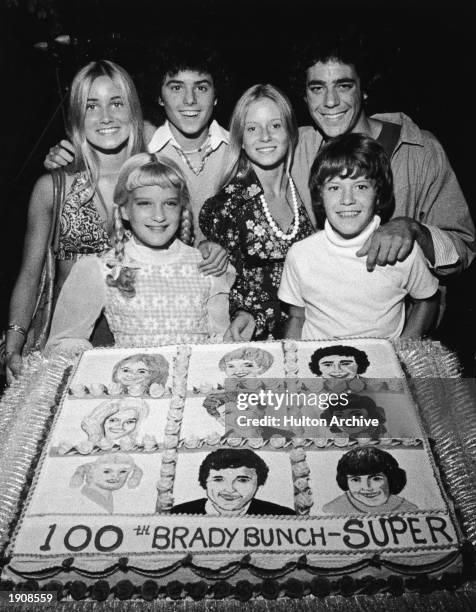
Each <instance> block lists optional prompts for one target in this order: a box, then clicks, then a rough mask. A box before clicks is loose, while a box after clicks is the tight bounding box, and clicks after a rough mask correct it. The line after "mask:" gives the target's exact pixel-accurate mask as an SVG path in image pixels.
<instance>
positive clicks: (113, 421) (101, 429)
mask: <svg viewBox="0 0 476 612" xmlns="http://www.w3.org/2000/svg"><path fill="white" fill-rule="evenodd" d="M148 414H149V407H148V405H147V404H146V403H145V402H144V401H143V400H140V399H135V398H121V399H114V400H111V401H109V402H102V403H101V404H99V406H96V408H94V410H93V411H92V412H91V413H90V414H89V415H88V416H87V417H86V418H84V419H83V420H82V421H81V429H82V430H83V431H84V432H85V433H86V435H87V436H88V442H90V443H91V444H93V445H94V446H99V447H101V448H102V447H106V448H109V447H112V446H113V445H114V444H121V440H122V441H124V440H125V439H127V440H128V441H130V442H131V443H132V444H135V443H136V441H137V434H138V431H139V426H140V425H141V423H142V422H143V421H144V419H145V418H146V417H147V415H148ZM122 444H124V442H122Z"/></svg>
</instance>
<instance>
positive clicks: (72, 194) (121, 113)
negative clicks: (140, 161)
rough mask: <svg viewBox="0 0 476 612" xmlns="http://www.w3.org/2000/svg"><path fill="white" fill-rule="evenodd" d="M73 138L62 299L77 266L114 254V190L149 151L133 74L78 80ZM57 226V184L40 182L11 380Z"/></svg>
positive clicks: (108, 67)
mask: <svg viewBox="0 0 476 612" xmlns="http://www.w3.org/2000/svg"><path fill="white" fill-rule="evenodd" d="M68 124H69V125H68V135H69V138H70V140H71V142H72V143H73V145H74V151H75V163H74V166H73V168H72V169H71V170H70V171H68V173H67V174H66V179H65V193H66V196H65V198H64V201H63V202H62V203H61V213H60V218H59V219H58V222H59V235H58V245H57V252H56V259H57V266H56V267H57V271H56V279H55V280H56V293H58V291H59V289H60V288H61V286H62V285H63V283H64V281H65V279H66V277H67V276H68V274H69V272H70V270H71V267H72V266H73V264H74V262H75V261H76V260H77V259H78V258H80V257H81V256H83V255H86V254H91V253H101V252H103V251H104V250H106V249H108V248H109V247H110V238H109V236H110V233H111V231H112V225H113V220H112V217H113V216H112V210H113V198H112V195H113V190H114V186H115V184H116V182H117V176H118V173H119V170H120V168H121V166H122V164H123V163H124V162H125V161H126V160H127V159H128V158H129V157H130V156H131V155H133V154H135V153H138V152H140V151H142V150H143V149H144V143H143V135H142V113H141V108H140V103H139V99H138V96H137V92H136V89H135V87H134V84H133V82H132V80H131V78H130V76H129V75H128V74H127V72H126V71H125V70H124V69H123V68H121V67H120V66H118V65H116V64H114V63H112V62H109V61H105V60H103V61H97V62H91V63H89V64H88V65H87V66H85V67H84V68H82V69H81V70H80V71H79V72H78V73H77V74H76V76H75V77H74V79H73V82H72V85H71V91H70V96H69V110H68ZM52 223H54V219H53V180H52V177H51V175H49V174H46V175H44V176H42V177H40V179H39V180H38V181H37V183H36V184H35V186H34V188H33V192H32V195H31V198H30V204H29V211H28V225H27V231H26V238H25V246H24V255H23V262H22V266H21V270H20V273H19V276H18V279H17V282H16V284H15V287H14V290H13V294H12V298H11V302H10V323H9V325H8V330H7V344H6V353H7V376H8V377H9V379H10V380H11V378H12V377H16V376H18V374H19V373H20V372H21V368H22V356H21V354H22V349H23V345H24V342H25V339H26V335H27V332H28V328H29V326H30V323H31V318H32V315H33V310H34V305H35V302H36V296H37V292H38V287H39V282H40V276H41V271H42V265H43V261H44V258H45V254H46V249H47V241H48V236H49V230H50V227H51V225H52Z"/></svg>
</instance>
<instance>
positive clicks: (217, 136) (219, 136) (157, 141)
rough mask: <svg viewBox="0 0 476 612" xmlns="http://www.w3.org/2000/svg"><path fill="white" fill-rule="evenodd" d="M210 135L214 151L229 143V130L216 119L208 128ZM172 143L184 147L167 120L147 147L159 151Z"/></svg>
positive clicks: (150, 150) (154, 151)
mask: <svg viewBox="0 0 476 612" xmlns="http://www.w3.org/2000/svg"><path fill="white" fill-rule="evenodd" d="M208 134H209V136H210V147H211V149H212V151H215V149H218V147H219V146H220V145H221V144H222V142H224V143H225V144H228V132H227V131H226V130H225V129H224V128H222V127H221V126H220V125H218V123H217V122H216V121H212V122H211V124H210V128H209V130H208ZM169 142H170V143H171V144H172V145H173V146H174V147H177V148H178V149H182V147H181V146H180V145H179V144H178V142H177V141H176V140H175V138H174V135H173V134H172V130H171V129H170V123H169V122H168V121H166V122H165V123H164V124H163V125H161V126H160V127H159V128H158V129H157V130H156V131H155V133H154V135H153V136H152V138H151V140H150V142H149V144H148V145H147V149H148V151H149V153H158V152H159V151H161V150H162V149H163V148H164V147H165V145H167V144H168V143H169Z"/></svg>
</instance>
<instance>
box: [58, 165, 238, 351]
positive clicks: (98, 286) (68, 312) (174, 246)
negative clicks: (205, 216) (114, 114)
mask: <svg viewBox="0 0 476 612" xmlns="http://www.w3.org/2000/svg"><path fill="white" fill-rule="evenodd" d="M114 202H115V206H114V236H113V244H114V248H113V249H111V250H109V251H107V252H106V253H104V254H103V255H101V256H91V257H85V258H83V259H82V260H80V261H78V262H77V263H76V264H75V266H74V268H73V270H72V271H71V274H70V276H69V277H68V280H67V281H66V283H65V285H64V287H63V290H62V292H61V294H60V297H59V299H58V303H57V307H56V311H55V314H54V317H53V323H52V328H51V334H50V338H49V340H48V345H47V348H49V349H51V348H53V347H60V348H64V349H71V348H80V349H81V348H86V347H88V346H89V342H87V341H88V339H89V337H90V335H91V333H92V330H93V328H94V324H95V322H96V320H97V319H98V317H99V316H100V314H101V312H103V311H104V313H105V316H106V318H107V320H108V323H109V327H110V328H111V331H112V333H113V336H114V340H115V344H116V345H117V346H123V347H139V346H159V345H164V344H176V343H183V342H207V341H209V340H210V339H216V340H218V341H219V340H221V339H222V337H223V333H224V332H225V330H226V329H227V327H228V324H229V316H228V292H229V288H230V286H231V284H232V283H233V281H234V272H232V271H229V272H227V273H226V274H225V275H223V276H221V277H218V278H217V277H209V276H205V275H204V274H202V273H200V272H199V270H198V267H197V266H198V264H199V263H200V261H201V255H200V253H199V251H198V250H197V249H195V248H193V247H191V246H188V245H189V244H190V243H191V242H192V240H193V236H192V222H191V213H190V210H189V207H188V202H189V196H188V191H187V186H186V183H185V179H184V177H183V174H182V173H181V171H180V169H179V168H178V166H177V165H176V164H175V163H174V162H173V161H171V160H169V159H167V158H165V157H156V156H155V155H150V154H148V153H140V154H138V155H135V156H133V157H132V158H131V159H129V160H128V161H127V162H126V163H125V164H124V165H123V167H122V168H121V171H120V174H119V178H118V181H117V185H116V188H115V191H114Z"/></svg>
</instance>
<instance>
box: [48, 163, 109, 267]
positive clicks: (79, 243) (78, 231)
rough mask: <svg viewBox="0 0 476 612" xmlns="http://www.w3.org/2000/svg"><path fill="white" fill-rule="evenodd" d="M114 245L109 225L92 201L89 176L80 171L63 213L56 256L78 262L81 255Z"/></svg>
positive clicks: (75, 178)
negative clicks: (110, 236)
mask: <svg viewBox="0 0 476 612" xmlns="http://www.w3.org/2000/svg"><path fill="white" fill-rule="evenodd" d="M110 246H111V245H110V242H109V236H108V233H107V230H106V226H105V223H104V221H103V220H102V219H101V216H100V215H99V213H98V211H97V208H96V206H95V204H94V201H93V199H92V198H91V187H90V183H89V179H88V176H87V174H86V173H85V172H78V173H77V174H76V175H75V176H74V178H73V183H72V185H71V189H70V190H69V193H68V194H67V195H66V197H65V200H64V204H63V208H62V210H61V216H60V229H59V240H58V252H57V254H56V257H57V259H60V260H63V259H69V260H71V259H72V260H75V259H77V258H78V256H80V255H88V254H91V253H102V252H103V251H106V250H107V249H108V248H110Z"/></svg>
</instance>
